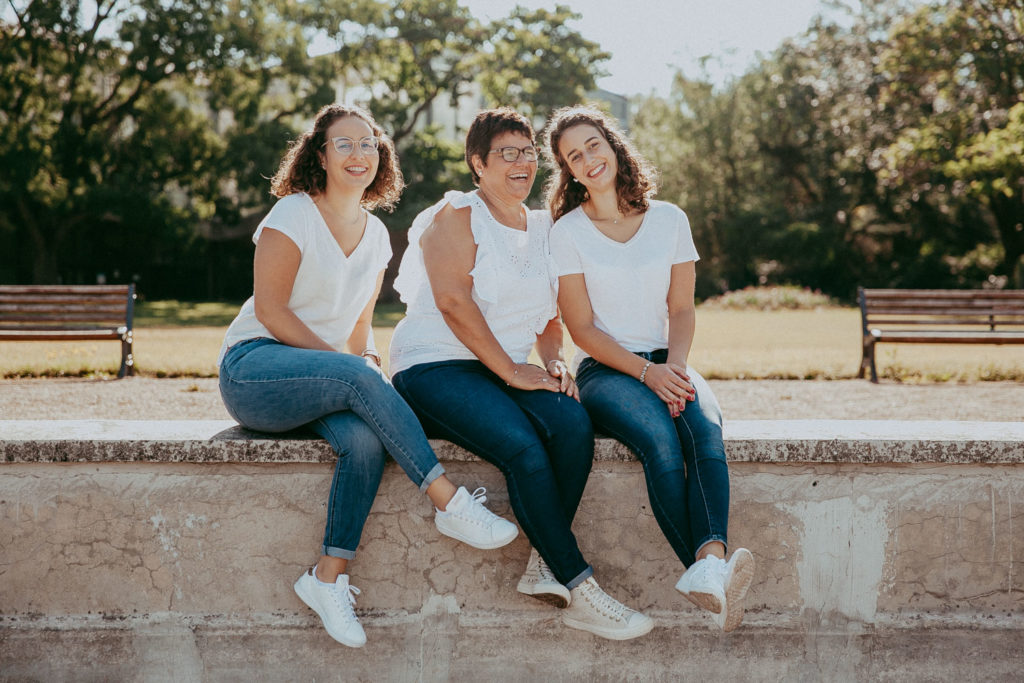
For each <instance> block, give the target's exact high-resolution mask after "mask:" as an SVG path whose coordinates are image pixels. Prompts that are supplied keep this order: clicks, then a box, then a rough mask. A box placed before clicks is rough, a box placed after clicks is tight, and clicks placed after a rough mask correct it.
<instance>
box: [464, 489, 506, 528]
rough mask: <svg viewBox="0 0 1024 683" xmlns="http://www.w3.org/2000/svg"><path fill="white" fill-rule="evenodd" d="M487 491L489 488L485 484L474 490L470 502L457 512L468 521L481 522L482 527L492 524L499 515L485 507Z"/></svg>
mask: <svg viewBox="0 0 1024 683" xmlns="http://www.w3.org/2000/svg"><path fill="white" fill-rule="evenodd" d="M486 493H487V489H485V488H484V487H483V486H481V487H480V488H478V489H477V490H476V491H473V494H472V496H470V499H469V501H468V504H467V505H465V506H463V508H462V509H461V510H459V511H458V512H457V513H455V514H456V515H458V516H459V517H461V518H463V519H465V520H466V521H467V522H472V523H473V524H479V525H480V526H482V527H489V526H491V524H493V523H494V520H495V519H496V518H497V517H498V516H497V515H495V514H494V513H493V512H491V511H490V510H488V509H487V508H485V507H484V503H486V502H487V496H486V495H485V494H486Z"/></svg>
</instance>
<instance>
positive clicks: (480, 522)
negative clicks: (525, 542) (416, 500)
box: [434, 486, 519, 550]
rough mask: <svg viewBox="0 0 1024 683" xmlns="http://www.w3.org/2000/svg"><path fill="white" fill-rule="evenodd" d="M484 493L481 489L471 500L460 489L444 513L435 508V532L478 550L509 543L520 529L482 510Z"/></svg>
mask: <svg viewBox="0 0 1024 683" xmlns="http://www.w3.org/2000/svg"><path fill="white" fill-rule="evenodd" d="M485 493H487V489H485V488H484V487H483V486H481V487H480V488H478V489H477V490H476V491H474V492H473V495H472V496H470V495H469V493H468V492H467V491H466V489H465V487H463V486H460V487H459V490H458V491H456V492H455V495H454V496H452V499H451V500H450V501H448V505H446V506H445V508H446V509H444V510H438V509H437V508H434V513H435V514H434V525H435V526H436V527H437V530H438V531H440V532H441V533H442V534H444V535H445V536H451V537H452V538H454V539H457V540H459V541H462V542H463V543H466V544H468V545H471V546H473V547H474V548H479V549H481V550H491V549H493V548H500V547H501V546H503V545H508V544H509V543H511V542H512V540H513V539H514V538H515V537H516V536H518V535H519V528H518V527H517V526H516V525H515V524H513V523H512V522H510V521H508V520H507V519H502V518H501V517H499V516H498V515H496V514H494V513H493V512H491V511H490V510H488V509H487V508H485V507H484V505H483V504H484V502H485V501H486V500H487V496H485V495H484V494H485Z"/></svg>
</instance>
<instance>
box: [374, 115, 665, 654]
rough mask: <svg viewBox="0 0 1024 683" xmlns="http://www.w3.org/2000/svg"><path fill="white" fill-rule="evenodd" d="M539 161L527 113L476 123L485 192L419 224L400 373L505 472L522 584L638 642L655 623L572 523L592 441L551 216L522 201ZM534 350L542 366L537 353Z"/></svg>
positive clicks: (425, 419)
mask: <svg viewBox="0 0 1024 683" xmlns="http://www.w3.org/2000/svg"><path fill="white" fill-rule="evenodd" d="M537 158H538V151H537V148H536V146H535V145H534V133H533V128H532V126H531V125H530V122H529V121H528V120H526V118H525V117H523V116H521V115H520V114H518V113H516V112H514V111H512V110H511V109H492V110H487V111H483V112H480V113H479V114H478V115H477V116H476V118H475V119H474V121H473V123H472V125H471V126H470V128H469V131H468V133H467V135H466V162H467V163H468V164H469V169H470V172H471V174H472V176H473V181H474V183H475V184H476V186H477V189H476V190H475V191H473V192H467V193H462V192H449V193H448V194H446V195H445V197H444V199H442V200H441V201H440V202H438V203H437V204H436V205H434V206H433V207H431V208H430V209H428V210H426V211H424V212H423V213H421V214H420V215H419V216H417V218H416V220H415V221H414V223H413V226H412V228H411V229H410V231H409V249H408V251H406V253H405V256H404V257H403V258H402V265H401V268H400V270H399V275H398V279H397V280H396V282H395V287H396V289H398V291H399V293H400V294H401V295H402V300H403V301H404V302H405V303H406V304H407V305H408V310H407V313H406V317H405V319H403V320H402V322H401V323H399V325H398V327H397V328H396V329H395V334H394V336H393V337H392V340H391V369H392V371H393V372H394V375H393V377H392V380H393V382H394V385H395V388H396V389H398V391H399V393H401V394H402V396H404V397H405V399H406V400H407V401H408V402H409V405H410V406H412V409H413V410H414V411H415V412H416V414H417V416H418V417H419V418H420V421H421V423H422V424H423V427H424V429H425V430H426V431H427V434H428V435H431V436H434V437H437V438H443V439H448V440H449V441H452V442H454V443H456V444H458V445H460V446H462V447H464V448H466V449H467V450H469V451H471V452H472V453H475V454H476V455H478V456H480V457H481V458H483V459H484V460H486V461H488V462H490V463H492V464H494V465H495V466H497V467H498V469H499V470H501V472H502V474H504V475H505V481H506V482H507V485H508V493H509V500H510V502H511V504H512V509H513V511H514V512H515V515H516V518H517V519H518V520H519V523H520V524H521V525H522V527H523V531H524V532H525V533H526V535H527V537H528V538H529V539H530V542H531V543H532V545H533V548H534V549H535V550H534V551H533V552H532V553H531V556H530V560H529V562H528V564H527V569H526V573H525V574H524V575H523V578H522V580H521V581H520V582H519V585H518V590H519V591H520V592H522V593H525V594H527V595H531V596H533V597H535V598H538V599H540V600H544V601H546V602H550V603H552V604H555V605H558V606H562V607H565V606H567V607H566V609H565V610H564V611H563V613H562V619H563V622H564V623H565V624H566V625H568V626H570V627H573V628H579V629H583V630H586V631H590V632H591V633H594V634H596V635H599V636H602V637H605V638H613V639H627V638H635V637H637V636H640V635H643V634H645V633H647V632H648V631H650V629H651V626H652V622H651V620H650V619H649V618H648V617H647V616H645V615H643V614H640V613H639V612H636V611H634V610H631V609H629V608H627V607H625V606H624V605H622V604H621V603H620V602H618V601H617V600H615V599H614V598H612V597H611V596H609V595H607V594H606V593H605V592H604V591H602V590H601V588H600V587H599V586H598V585H597V582H596V581H595V580H594V578H593V576H592V574H593V569H592V568H591V566H590V565H589V564H588V563H587V561H586V560H585V559H584V558H583V555H582V553H581V552H580V549H579V546H578V545H577V542H576V537H575V536H574V535H573V533H572V529H571V525H572V521H573V518H574V516H575V514H576V509H577V507H578V506H579V502H580V499H581V497H582V495H583V489H584V487H585V486H586V483H587V478H588V475H589V473H590V468H591V462H592V459H593V447H594V438H593V432H592V431H591V427H590V420H589V419H588V418H587V414H586V411H585V410H584V409H583V407H582V406H581V405H580V404H579V401H578V392H577V388H576V384H575V382H574V381H573V380H572V378H571V377H570V376H569V373H568V371H567V369H566V367H565V363H564V362H563V361H562V359H561V356H560V351H561V347H562V326H561V322H560V321H559V319H558V317H557V312H556V305H555V300H556V292H555V285H556V283H555V280H554V277H553V273H552V272H551V269H550V262H549V251H548V232H549V229H550V226H551V221H550V218H549V216H548V214H547V212H546V211H530V210H528V209H527V208H526V207H525V206H524V204H523V202H524V201H525V200H526V198H527V196H528V195H529V194H530V189H531V188H532V187H533V181H534V178H535V176H536V173H537ZM534 347H535V348H536V350H537V353H538V355H539V356H540V361H541V365H542V366H543V367H538V366H536V365H531V364H529V363H528V362H527V357H528V356H529V354H530V351H531V349H532V348H534Z"/></svg>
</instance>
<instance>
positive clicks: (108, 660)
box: [0, 609, 1024, 681]
mask: <svg viewBox="0 0 1024 683" xmlns="http://www.w3.org/2000/svg"><path fill="white" fill-rule="evenodd" d="M546 615H547V616H545V617H538V615H536V614H529V615H522V614H516V613H507V612H506V613H502V614H490V613H488V614H467V613H455V614H452V613H448V612H447V611H446V610H443V609H442V610H441V611H440V612H438V613H422V612H421V613H418V614H409V615H395V616H369V617H362V621H363V623H364V625H365V626H366V629H367V635H368V636H369V639H370V640H369V642H368V643H367V645H366V647H364V648H361V649H359V650H353V649H350V648H346V647H343V646H341V645H338V644H337V643H334V642H333V641H331V640H330V639H329V638H328V637H327V635H326V634H325V633H324V632H323V630H322V628H320V626H319V625H318V624H317V623H316V621H315V617H314V618H310V617H307V616H305V615H303V616H301V617H300V616H297V615H290V614H279V615H266V618H256V619H230V618H216V617H214V618H203V619H198V620H185V619H181V618H180V617H178V616H177V615H173V614H168V615H163V617H164V618H162V617H161V615H153V617H152V618H151V617H149V616H148V615H147V616H145V617H129V618H127V619H125V620H118V621H117V622H115V623H113V624H111V623H103V624H96V623H94V622H95V620H93V619H90V620H78V619H71V620H68V621H63V622H62V623H54V622H53V620H43V621H40V622H39V623H31V622H27V623H26V622H24V621H21V620H19V623H14V624H12V623H8V624H6V625H3V624H0V634H2V636H3V637H2V638H0V663H2V664H3V665H4V667H3V668H4V669H5V671H4V672H3V673H0V678H2V679H4V680H7V677H10V678H11V679H12V680H22V679H27V680H101V679H103V680H148V681H181V680H196V681H199V680H291V679H294V678H295V676H296V672H301V676H302V677H303V678H308V679H321V678H322V679H324V680H340V679H344V680H359V681H363V680H365V681H376V680H382V679H385V678H386V679H387V680H391V681H422V680H464V679H472V680H501V681H531V680H547V681H580V680H592V681H618V680H650V681H677V680H680V678H681V677H683V678H685V677H686V674H685V673H684V672H690V671H699V672H700V677H701V678H702V679H708V680H723V681H730V680H834V681H861V680H928V681H946V680H948V681H962V680H1016V679H1017V678H1018V677H1019V675H1020V669H1021V667H1022V666H1024V652H1022V651H1021V649H1020V648H1019V643H1020V638H1021V637H1022V634H1024V631H1022V630H1021V629H1020V624H1019V623H1017V624H1016V625H1015V626H1014V627H1010V628H1001V629H991V628H987V627H985V626H983V625H971V624H952V623H951V624H948V625H943V626H940V627H935V628H927V627H926V628H922V627H919V626H918V627H915V626H913V625H912V624H911V625H908V626H907V627H901V626H890V625H886V626H874V627H868V628H863V627H861V626H860V625H851V626H849V627H848V626H845V625H840V626H838V627H824V628H821V627H818V628H813V627H812V628H811V629H810V630H809V629H808V626H807V624H806V623H803V622H802V621H800V620H793V619H787V618H786V617H785V616H784V615H765V616H766V617H767V618H763V619H757V620H749V621H748V622H747V623H745V624H744V627H743V628H742V629H740V630H738V631H736V632H734V633H732V634H728V635H724V634H722V633H720V632H716V631H714V630H712V629H710V628H709V626H708V624H707V623H706V621H705V622H704V623H702V621H703V620H701V619H690V618H684V619H678V618H674V617H673V615H671V614H662V613H655V614H652V616H653V617H654V618H655V620H656V626H655V628H654V630H653V631H651V633H650V634H648V635H647V636H645V637H643V638H639V639H637V640H631V641H624V642H617V641H606V640H600V639H598V638H596V637H593V636H591V635H589V634H586V633H582V632H579V631H573V630H571V629H567V628H565V627H564V626H562V625H561V624H560V623H559V620H558V618H557V615H556V614H555V613H554V611H553V610H551V611H548V612H547V613H546Z"/></svg>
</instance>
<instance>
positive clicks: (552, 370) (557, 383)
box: [508, 360, 580, 401]
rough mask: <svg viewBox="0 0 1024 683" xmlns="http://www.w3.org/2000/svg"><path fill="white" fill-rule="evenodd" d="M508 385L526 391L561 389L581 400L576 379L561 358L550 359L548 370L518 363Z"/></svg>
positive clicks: (560, 390) (569, 395)
mask: <svg viewBox="0 0 1024 683" xmlns="http://www.w3.org/2000/svg"><path fill="white" fill-rule="evenodd" d="M508 385H509V386H510V387H515V388H516V389H523V390H525V391H535V390H537V389H542V390H546V391H559V392H562V393H563V394H565V395H566V396H568V397H570V398H574V399H576V400H577V401H579V400H580V391H579V389H578V388H577V387H576V380H574V379H573V378H572V375H570V374H569V368H568V367H567V366H566V364H565V362H564V361H560V360H549V361H548V363H547V370H545V369H543V368H541V367H539V366H536V365H533V364H531V363H516V366H515V370H514V371H513V372H512V376H511V377H510V378H509V379H508Z"/></svg>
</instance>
